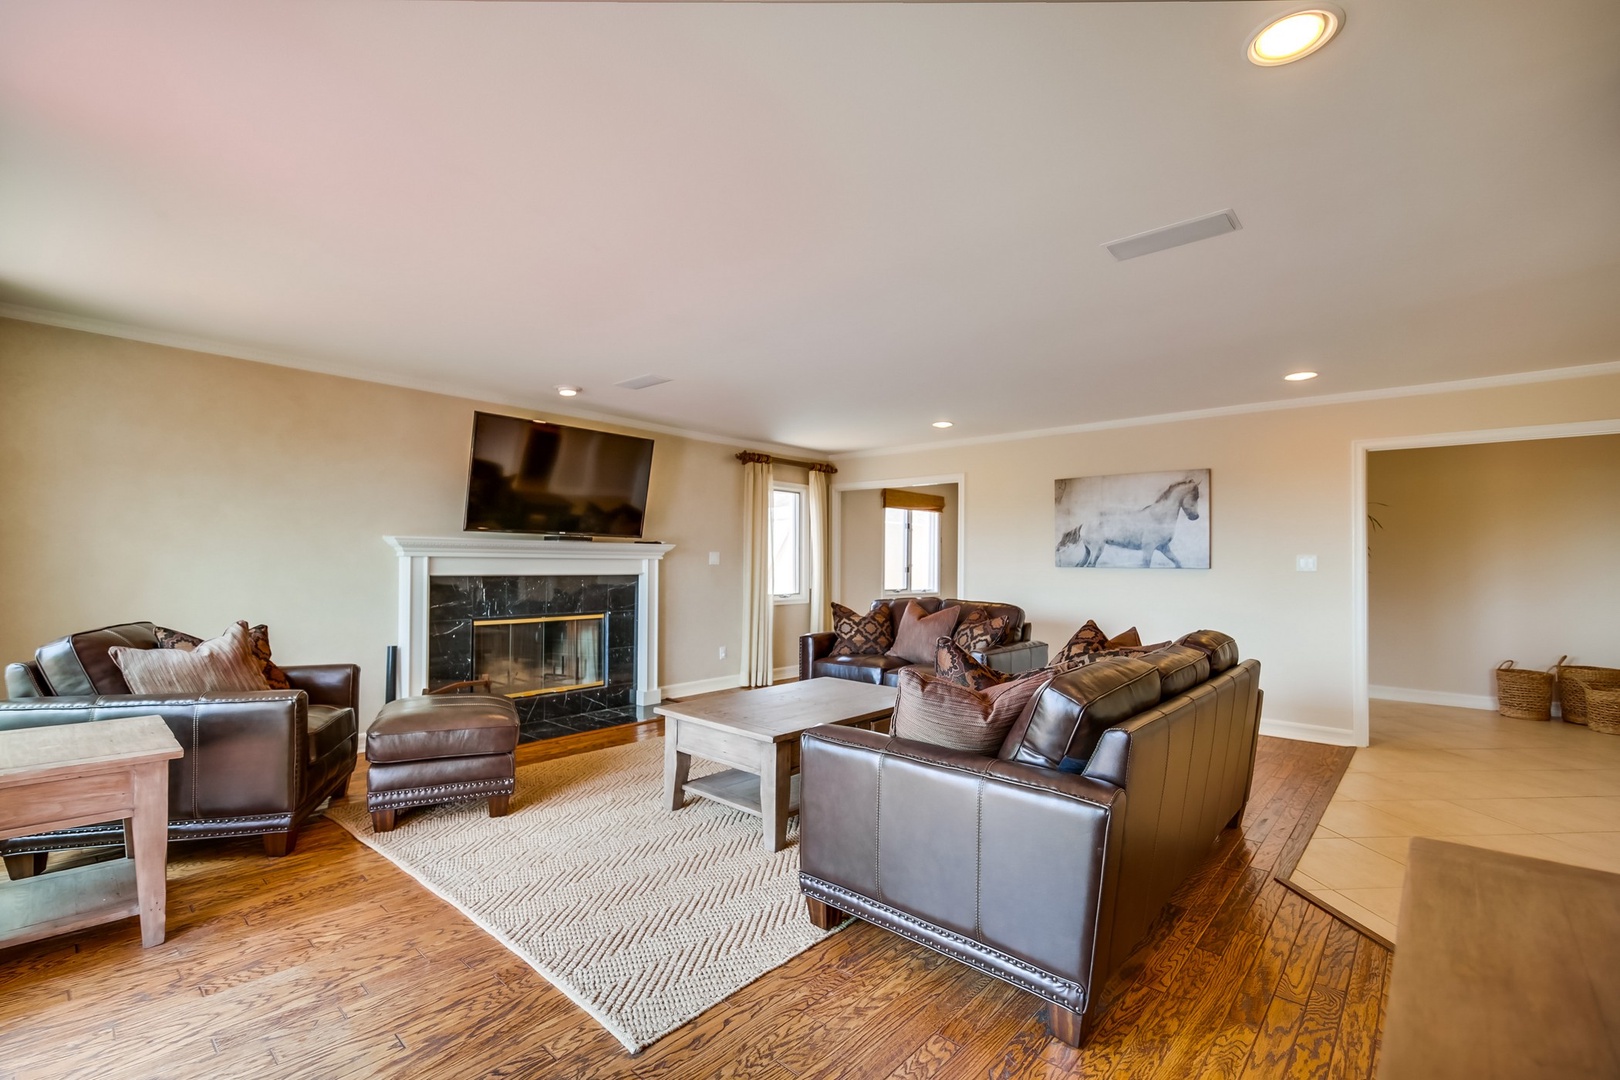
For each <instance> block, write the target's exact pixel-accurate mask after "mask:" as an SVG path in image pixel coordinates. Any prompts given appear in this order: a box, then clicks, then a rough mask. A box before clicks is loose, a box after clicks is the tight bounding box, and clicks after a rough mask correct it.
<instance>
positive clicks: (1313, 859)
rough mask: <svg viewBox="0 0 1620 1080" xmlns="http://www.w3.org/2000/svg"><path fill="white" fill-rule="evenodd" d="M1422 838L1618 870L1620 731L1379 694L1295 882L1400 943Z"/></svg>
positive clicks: (1297, 871)
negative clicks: (1415, 849)
mask: <svg viewBox="0 0 1620 1080" xmlns="http://www.w3.org/2000/svg"><path fill="white" fill-rule="evenodd" d="M1414 836H1441V837H1445V838H1446V839H1448V840H1454V841H1457V842H1458V843H1464V844H1477V845H1479V846H1480V847H1487V848H1495V849H1496V850H1498V851H1511V852H1514V853H1516V854H1520V855H1531V856H1534V857H1536V858H1539V859H1550V860H1552V861H1554V862H1564V863H1573V864H1575V865H1577V866H1590V867H1595V868H1597V869H1600V870H1609V871H1614V872H1620V736H1614V735H1603V734H1600V733H1598V732H1595V731H1589V730H1588V729H1586V728H1584V727H1582V726H1580V725H1578V724H1565V723H1563V722H1562V721H1559V720H1554V721H1552V722H1551V723H1538V722H1536V721H1533V720H1509V719H1507V718H1505V717H1501V716H1498V715H1497V714H1496V713H1490V712H1478V711H1475V710H1473V709H1453V708H1447V707H1445V706H1440V705H1408V704H1404V703H1398V702H1392V701H1374V702H1373V703H1372V745H1371V746H1369V747H1366V748H1364V749H1360V750H1357V751H1356V756H1355V758H1354V759H1353V760H1352V761H1351V762H1350V767H1349V769H1348V770H1347V771H1346V772H1345V774H1344V779H1343V780H1342V781H1341V782H1340V784H1339V788H1338V791H1336V792H1335V793H1334V796H1333V800H1332V801H1331V802H1330V803H1329V804H1328V808H1327V810H1326V811H1325V812H1324V813H1323V815H1322V822H1321V824H1320V825H1319V826H1317V829H1316V833H1315V835H1313V836H1312V837H1311V842H1310V844H1309V845H1307V846H1306V848H1305V854H1304V855H1302V856H1301V857H1300V860H1299V865H1298V866H1296V867H1295V868H1294V873H1293V876H1292V877H1291V878H1290V879H1289V880H1290V883H1291V884H1293V885H1296V886H1298V887H1299V888H1300V889H1301V890H1303V891H1304V892H1306V893H1307V894H1309V895H1311V896H1313V897H1315V898H1316V899H1319V900H1321V901H1322V903H1324V904H1325V905H1326V906H1328V907H1330V908H1332V909H1334V910H1335V911H1337V912H1338V913H1339V914H1340V915H1343V916H1345V917H1347V918H1349V919H1350V920H1352V921H1354V922H1357V923H1360V924H1361V925H1362V927H1364V928H1365V929H1367V930H1370V931H1372V932H1373V933H1374V934H1376V935H1378V936H1381V937H1383V938H1385V939H1386V940H1388V941H1390V942H1394V941H1395V923H1396V920H1397V919H1398V918H1399V915H1400V909H1401V888H1402V885H1403V883H1404V882H1405V879H1406V848H1407V844H1408V843H1410V841H1411V839H1412V837H1414Z"/></svg>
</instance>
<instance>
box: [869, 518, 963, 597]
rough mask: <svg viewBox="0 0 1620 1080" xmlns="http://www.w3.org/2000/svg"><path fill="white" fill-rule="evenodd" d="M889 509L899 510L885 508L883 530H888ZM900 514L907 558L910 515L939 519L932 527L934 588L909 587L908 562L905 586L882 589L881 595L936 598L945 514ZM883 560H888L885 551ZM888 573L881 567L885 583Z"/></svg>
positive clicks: (909, 572)
mask: <svg viewBox="0 0 1620 1080" xmlns="http://www.w3.org/2000/svg"><path fill="white" fill-rule="evenodd" d="M890 509H900V508H899V507H893V508H890V507H885V508H884V510H883V516H884V529H885V530H887V529H888V515H889V510H890ZM900 512H901V513H902V514H904V515H905V516H906V544H905V551H906V554H907V556H908V557H909V556H910V554H911V515H913V514H933V515H934V516H935V517H937V518H938V519H939V520H938V522H937V523H936V524H935V526H934V587H933V588H932V589H914V588H912V587H911V585H912V582H911V578H912V573H911V572H912V567H911V564H910V563H909V562H908V563H907V564H906V567H905V578H906V584H905V586H904V587H903V588H899V589H883V590H881V592H882V595H884V596H938V595H940V592H939V579H940V573H939V570H940V567H939V560H940V548H941V547H943V546H944V545H943V543H942V541H943V533H944V531H945V514H944V512H943V511H940V510H904V509H901V510H900ZM884 558H885V559H887V558H888V553H887V550H885V552H884ZM888 571H889V568H888V566H887V565H885V566H884V567H883V579H884V580H885V581H887V580H888V577H889V572H888ZM958 595H960V594H958Z"/></svg>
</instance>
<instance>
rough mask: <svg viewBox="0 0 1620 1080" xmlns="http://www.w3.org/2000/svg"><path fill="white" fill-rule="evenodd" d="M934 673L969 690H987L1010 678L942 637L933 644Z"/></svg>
mask: <svg viewBox="0 0 1620 1080" xmlns="http://www.w3.org/2000/svg"><path fill="white" fill-rule="evenodd" d="M934 674H935V675H937V676H938V677H939V678H941V679H944V680H945V681H946V682H948V683H955V684H956V685H957V686H965V687H967V688H968V689H969V690H988V689H990V688H991V687H992V686H1000V685H1001V684H1002V683H1004V682H1006V681H1007V680H1008V679H1009V678H1011V676H1010V675H1008V674H1007V673H1006V672H1004V671H997V670H996V669H994V668H991V667H986V666H985V665H983V664H981V663H979V662H978V661H977V660H975V659H973V657H972V656H970V655H968V651H967V650H966V649H964V648H962V646H960V645H958V644H957V643H956V642H954V641H952V640H951V639H950V638H943V637H942V638H940V639H939V641H937V642H936V643H935V644H934Z"/></svg>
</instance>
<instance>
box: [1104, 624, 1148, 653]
mask: <svg viewBox="0 0 1620 1080" xmlns="http://www.w3.org/2000/svg"><path fill="white" fill-rule="evenodd" d="M1141 644H1142V635H1141V634H1138V633H1137V632H1136V627H1134V626H1133V627H1131V628H1130V629H1129V630H1127V631H1125V632H1124V633H1123V634H1115V635H1114V636H1113V637H1111V638H1109V639H1108V647H1109V648H1110V649H1126V648H1130V649H1135V648H1139V647H1141Z"/></svg>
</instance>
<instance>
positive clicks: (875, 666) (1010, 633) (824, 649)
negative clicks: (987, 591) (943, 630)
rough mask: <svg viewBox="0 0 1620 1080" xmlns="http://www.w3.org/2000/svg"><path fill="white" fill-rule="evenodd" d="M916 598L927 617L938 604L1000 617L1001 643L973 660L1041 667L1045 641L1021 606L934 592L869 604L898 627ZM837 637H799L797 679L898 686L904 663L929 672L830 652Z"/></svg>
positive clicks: (1014, 668) (1015, 668)
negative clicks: (1033, 634)
mask: <svg viewBox="0 0 1620 1080" xmlns="http://www.w3.org/2000/svg"><path fill="white" fill-rule="evenodd" d="M912 601H916V602H917V603H918V604H919V605H921V606H922V609H923V610H924V611H926V612H928V613H929V614H930V615H932V614H933V613H934V612H936V611H938V610H940V609H941V608H947V607H980V608H984V609H986V610H987V611H988V612H989V613H990V615H991V617H995V616H998V615H1002V616H1006V618H1007V632H1006V634H1005V635H1004V636H1003V637H1002V639H1001V641H1000V642H999V643H998V644H997V645H995V646H994V647H993V648H989V649H985V650H983V651H981V652H975V653H973V658H974V659H976V660H978V661H979V663H981V664H984V665H986V666H988V667H992V668H994V669H995V670H997V671H1006V672H1010V673H1012V674H1015V675H1016V674H1017V673H1018V672H1021V671H1028V670H1030V669H1032V668H1038V667H1044V666H1045V665H1046V644H1045V643H1044V642H1040V641H1031V640H1030V639H1029V637H1030V624H1029V623H1027V622H1025V621H1024V609H1023V608H1021V607H1016V606H1014V605H1012V604H996V603H991V602H989V601H984V600H955V599H945V600H942V599H940V598H939V597H937V596H897V597H894V598H892V599H887V600H877V601H873V604H872V607H873V608H876V607H877V606H878V604H885V603H886V604H888V605H889V610H890V612H891V614H892V615H893V616H894V626H896V627H899V625H900V616H901V615H903V614H905V610H906V605H907V604H909V603H911V602H912ZM837 641H838V635H837V634H834V633H831V632H825V633H820V634H805V635H804V636H803V637H801V638H799V678H800V679H818V678H832V679H849V680H851V681H853V682H869V683H877V684H878V685H881V686H898V685H900V672H901V670H902V669H904V668H907V667H915V668H916V669H917V670H918V671H924V672H927V673H928V674H930V675H932V674H933V673H934V666H933V665H932V664H912V663H910V662H909V661H906V660H902V659H900V658H899V657H897V656H889V655H887V654H885V655H882V656H833V655H832V648H833V645H834V644H836V643H837Z"/></svg>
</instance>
